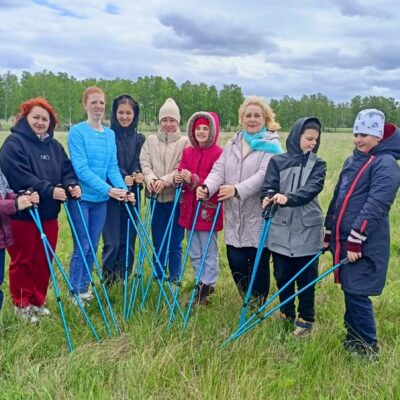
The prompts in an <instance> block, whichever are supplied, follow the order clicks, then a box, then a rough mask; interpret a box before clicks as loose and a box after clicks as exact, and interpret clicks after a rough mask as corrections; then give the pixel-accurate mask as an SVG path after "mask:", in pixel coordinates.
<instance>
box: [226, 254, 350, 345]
mask: <svg viewBox="0 0 400 400" xmlns="http://www.w3.org/2000/svg"><path fill="white" fill-rule="evenodd" d="M348 262H349V260H348V259H347V258H344V259H343V260H341V261H340V262H339V263H337V264H336V265H334V266H333V267H331V268H329V269H328V270H326V271H325V272H324V273H322V274H321V275H320V276H319V277H318V278H316V279H314V280H313V281H312V282H310V283H308V284H307V285H306V286H304V287H303V288H301V289H300V290H298V291H297V292H296V293H294V294H293V295H291V296H290V297H288V298H287V299H286V300H285V301H283V302H282V303H280V304H278V305H277V306H275V307H274V308H272V309H271V310H269V311H268V312H266V313H265V314H264V315H263V316H262V317H259V318H258V319H256V320H255V321H254V322H253V323H251V324H250V325H247V326H246V327H243V329H241V330H240V331H239V332H238V334H237V335H236V336H234V337H233V338H229V339H227V340H226V341H225V342H224V343H223V344H222V345H221V347H225V346H226V345H227V344H228V343H230V342H232V341H233V340H236V339H237V338H239V337H240V336H241V335H243V334H244V333H246V332H247V331H249V330H250V329H252V328H253V327H254V326H256V325H258V324H259V323H260V322H261V321H263V320H264V319H265V318H268V317H269V316H270V315H272V314H273V313H274V312H275V311H277V310H279V309H280V308H281V307H282V306H284V305H285V304H286V303H288V302H289V301H291V300H292V299H294V298H295V297H296V296H298V295H299V294H301V293H303V292H304V291H305V290H307V289H308V288H310V287H311V286H313V285H315V284H316V283H318V282H319V281H321V280H322V279H324V278H325V277H326V276H327V275H329V274H330V273H331V272H333V271H335V270H336V269H337V268H339V267H340V266H342V265H343V264H346V263H348ZM255 315H257V316H258V315H259V311H257V312H256V313H255Z"/></svg>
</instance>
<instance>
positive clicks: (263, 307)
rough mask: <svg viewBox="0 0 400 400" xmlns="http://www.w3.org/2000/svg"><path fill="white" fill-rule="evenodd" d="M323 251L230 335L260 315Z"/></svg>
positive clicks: (235, 333) (236, 332) (234, 334)
mask: <svg viewBox="0 0 400 400" xmlns="http://www.w3.org/2000/svg"><path fill="white" fill-rule="evenodd" d="M324 251H325V249H321V250H320V251H319V252H318V253H317V254H316V255H315V256H314V257H313V258H312V259H311V260H310V261H309V262H308V263H307V264H306V265H304V267H303V268H301V269H300V270H299V271H298V272H297V273H296V274H294V275H293V276H292V278H290V279H289V280H288V281H287V282H286V283H285V284H284V285H283V286H282V287H281V288H280V289H279V290H278V291H277V292H276V293H274V294H273V295H272V296H271V297H270V298H269V299H268V300H267V301H266V302H265V303H264V304H263V305H262V306H261V307H260V309H259V310H258V311H257V313H256V314H253V315H252V316H251V317H250V318H249V319H247V320H246V321H245V322H244V323H243V324H242V325H241V326H240V327H239V328H238V329H237V330H236V331H235V332H234V333H233V334H232V335H231V337H234V336H236V335H237V334H238V332H240V331H241V330H242V329H243V328H244V327H245V326H246V325H248V324H249V323H251V322H252V321H253V319H254V318H256V316H257V314H260V313H261V312H262V311H263V310H265V309H266V308H267V307H268V305H269V304H271V303H272V302H273V301H274V300H275V299H276V298H277V297H278V296H279V295H280V294H281V293H282V292H283V291H284V290H285V289H286V288H287V287H288V286H289V285H290V284H291V283H292V282H294V281H295V280H296V279H297V277H298V276H300V275H301V274H302V273H303V272H304V271H305V270H306V269H307V268H308V267H309V266H310V265H311V264H312V263H313V262H314V261H315V260H316V259H318V257H319V256H320V255H321V254H322V253H323V252H324Z"/></svg>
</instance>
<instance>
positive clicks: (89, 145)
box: [68, 87, 134, 301]
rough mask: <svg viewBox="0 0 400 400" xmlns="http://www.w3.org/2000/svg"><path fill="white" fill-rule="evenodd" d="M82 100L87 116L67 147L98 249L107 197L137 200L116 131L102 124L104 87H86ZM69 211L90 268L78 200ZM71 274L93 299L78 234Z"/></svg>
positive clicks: (84, 294) (79, 290)
mask: <svg viewBox="0 0 400 400" xmlns="http://www.w3.org/2000/svg"><path fill="white" fill-rule="evenodd" d="M82 104H83V108H84V109H85V111H86V113H87V116H88V118H87V120H86V121H83V122H80V123H79V124H76V125H74V126H73V127H72V128H71V130H70V132H69V135H68V148H69V153H70V157H71V161H72V165H73V167H74V169H75V173H76V175H77V177H78V180H79V185H80V186H81V189H82V201H81V202H80V204H81V208H82V211H83V215H84V219H85V223H86V225H87V227H88V230H89V236H90V240H91V242H92V244H93V247H94V249H95V251H97V246H98V243H99V238H100V234H101V232H102V230H103V226H104V222H105V219H106V214H107V201H108V199H109V198H110V197H112V198H114V199H116V200H119V201H126V200H129V201H134V197H133V195H129V196H127V194H126V189H127V188H126V185H125V182H124V180H123V178H122V176H121V174H120V171H119V168H118V162H117V149H116V144H115V135H114V132H113V131H112V130H111V129H109V128H106V127H104V126H103V125H102V118H103V116H104V109H105V94H104V92H103V90H101V89H100V88H97V87H89V88H87V89H86V90H85V91H84V92H83V97H82ZM122 188H123V189H122ZM70 212H71V217H72V220H73V223H74V225H75V228H76V231H77V234H78V238H79V241H80V244H81V246H82V248H83V252H84V254H85V258H86V260H87V264H88V266H89V269H90V271H91V270H92V267H93V262H94V257H93V254H92V252H91V249H90V245H89V241H88V238H87V235H86V232H85V227H84V225H83V223H82V219H81V216H80V212H79V209H78V206H77V203H76V202H75V201H72V202H71V204H70ZM69 274H70V280H71V283H72V286H73V287H74V289H75V290H76V291H77V293H78V294H79V297H80V298H81V300H83V301H90V300H91V299H92V294H91V293H90V292H89V291H88V288H89V281H90V279H89V276H88V274H87V271H86V268H85V265H84V261H83V259H82V255H81V252H80V250H79V247H78V246H77V243H76V242H75V238H74V250H73V253H72V257H71V263H70V270H69Z"/></svg>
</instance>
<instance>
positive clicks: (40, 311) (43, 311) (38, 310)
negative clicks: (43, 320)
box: [31, 304, 51, 317]
mask: <svg viewBox="0 0 400 400" xmlns="http://www.w3.org/2000/svg"><path fill="white" fill-rule="evenodd" d="M31 311H32V313H33V314H36V315H41V316H43V317H48V316H50V314H51V312H50V310H49V309H48V308H47V307H45V306H34V305H33V304H32V305H31Z"/></svg>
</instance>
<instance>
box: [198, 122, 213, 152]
mask: <svg viewBox="0 0 400 400" xmlns="http://www.w3.org/2000/svg"><path fill="white" fill-rule="evenodd" d="M194 137H195V138H196V140H197V142H198V143H199V146H200V147H203V146H205V145H206V143H207V141H208V138H209V137H210V128H209V127H208V126H207V125H204V124H200V125H197V126H196V129H195V130H194Z"/></svg>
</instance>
